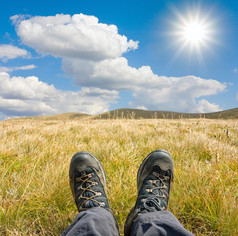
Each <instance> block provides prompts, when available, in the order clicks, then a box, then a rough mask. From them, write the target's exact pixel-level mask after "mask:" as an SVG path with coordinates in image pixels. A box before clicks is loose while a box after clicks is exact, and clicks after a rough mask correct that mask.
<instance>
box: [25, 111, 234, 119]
mask: <svg viewBox="0 0 238 236" xmlns="http://www.w3.org/2000/svg"><path fill="white" fill-rule="evenodd" d="M30 118H31V119H34V120H36V119H39V120H77V119H82V118H89V119H93V120H98V119H198V118H206V119H238V108H234V109H230V110H225V111H219V112H213V113H181V112H172V111H148V110H140V109H130V108H121V109H117V110H113V111H108V112H104V113H102V114H98V115H89V114H85V113H78V112H72V113H62V114H58V115H51V116H33V117H30ZM23 119H29V117H23Z"/></svg>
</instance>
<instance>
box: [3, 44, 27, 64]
mask: <svg viewBox="0 0 238 236" xmlns="http://www.w3.org/2000/svg"><path fill="white" fill-rule="evenodd" d="M24 56H29V53H28V52H27V51H26V50H25V49H21V48H18V47H16V46H13V45H10V44H1V45H0V59H1V60H2V61H4V62H6V61H8V60H9V59H14V58H17V57H24Z"/></svg>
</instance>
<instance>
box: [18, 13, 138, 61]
mask: <svg viewBox="0 0 238 236" xmlns="http://www.w3.org/2000/svg"><path fill="white" fill-rule="evenodd" d="M14 21H15V22H16V21H17V17H16V16H14ZM16 29H17V34H18V35H19V36H20V38H21V40H22V42H23V43H24V44H26V45H28V46H30V47H32V48H34V49H36V50H37V51H38V52H40V53H43V54H52V55H54V56H58V57H70V58H82V59H90V60H101V59H106V58H115V57H118V56H121V55H122V54H123V53H124V52H126V51H129V50H131V49H136V48H137V47H138V42H135V41H132V40H129V41H127V37H126V36H122V35H120V34H118V30H117V27H116V26H115V25H107V24H102V23H98V18H96V17H95V16H87V15H83V14H76V15H73V16H72V17H71V16H70V15H63V14H61V15H59V14H58V15H56V16H48V17H40V16H36V17H32V18H30V19H28V20H22V21H20V22H18V24H17V27H16Z"/></svg>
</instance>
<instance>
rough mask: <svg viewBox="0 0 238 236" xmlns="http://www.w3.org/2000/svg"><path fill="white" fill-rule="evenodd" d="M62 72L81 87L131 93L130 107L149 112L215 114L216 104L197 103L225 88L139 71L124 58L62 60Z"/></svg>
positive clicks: (192, 78) (196, 79) (191, 78)
mask: <svg viewBox="0 0 238 236" xmlns="http://www.w3.org/2000/svg"><path fill="white" fill-rule="evenodd" d="M63 69H64V70H65V71H67V72H68V73H69V74H70V75H71V76H72V77H73V78H74V80H75V83H76V84H77V85H80V86H91V87H93V86H95V87H100V88H106V89H115V90H119V91H120V90H129V91H133V95H134V101H132V102H131V103H130V106H133V107H135V108H137V107H146V108H147V109H150V110H171V111H178V112H179V111H181V112H212V111H217V110H220V108H219V106H218V105H215V104H210V103H209V102H208V101H206V102H205V100H201V101H198V102H196V100H197V99H199V98H200V97H202V96H209V95H214V94H217V93H219V92H222V91H224V89H225V88H226V85H225V84H222V83H220V82H218V81H216V80H212V79H203V78H200V77H196V76H184V77H166V76H158V75H156V74H154V73H153V71H152V70H151V68H150V67H149V66H142V67H140V68H139V69H136V68H133V67H130V66H128V62H127V59H125V58H123V57H120V58H116V59H107V60H103V61H100V62H93V61H85V60H84V61H82V60H73V59H64V60H63Z"/></svg>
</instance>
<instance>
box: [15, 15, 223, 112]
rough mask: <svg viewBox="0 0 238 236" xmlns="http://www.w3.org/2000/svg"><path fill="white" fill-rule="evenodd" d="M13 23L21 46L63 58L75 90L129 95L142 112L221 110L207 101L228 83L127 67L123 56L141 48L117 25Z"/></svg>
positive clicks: (61, 18) (81, 20)
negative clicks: (127, 92) (168, 75)
mask: <svg viewBox="0 0 238 236" xmlns="http://www.w3.org/2000/svg"><path fill="white" fill-rule="evenodd" d="M14 21H16V22H17V23H16V29H17V34H18V35H19V36H20V38H21V40H22V42H23V43H24V44H26V45H28V46H30V47H32V48H34V49H35V50H37V51H38V52H40V53H43V54H51V55H53V56H56V57H61V58H62V69H63V70H64V71H65V72H66V73H67V74H68V75H69V76H71V77H72V78H73V80H74V83H75V85H77V86H82V87H84V89H85V87H88V88H90V90H91V88H94V89H100V90H107V91H114V93H115V91H117V92H116V93H119V91H131V92H132V93H133V97H134V100H133V101H131V102H130V106H133V107H142V108H143V109H150V110H171V111H181V112H211V111H217V110H220V108H219V106H218V105H216V104H211V103H209V102H208V101H207V100H205V99H204V98H203V97H204V96H210V95H214V94H217V93H219V92H222V91H224V90H225V88H226V85H225V84H222V83H220V82H218V81H216V80H212V79H203V78H200V77H196V76H184V77H167V76H159V75H157V74H154V73H153V71H152V69H151V67H150V66H142V67H140V68H134V67H131V66H129V65H128V61H127V59H126V58H124V57H123V56H122V55H123V53H125V52H127V51H129V50H132V49H137V47H138V42H136V41H132V40H129V41H128V39H127V38H126V36H122V35H120V34H118V30H117V27H116V26H115V25H106V24H102V23H99V22H98V19H97V18H96V17H94V16H86V15H83V14H79V15H73V16H70V15H63V14H61V15H56V16H48V17H40V16H38V17H32V18H30V19H27V20H26V19H23V20H17V16H15V17H14ZM114 98H115V97H114ZM106 101H107V100H106ZM108 103H110V102H108ZM108 103H106V104H108ZM106 107H108V105H106Z"/></svg>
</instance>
